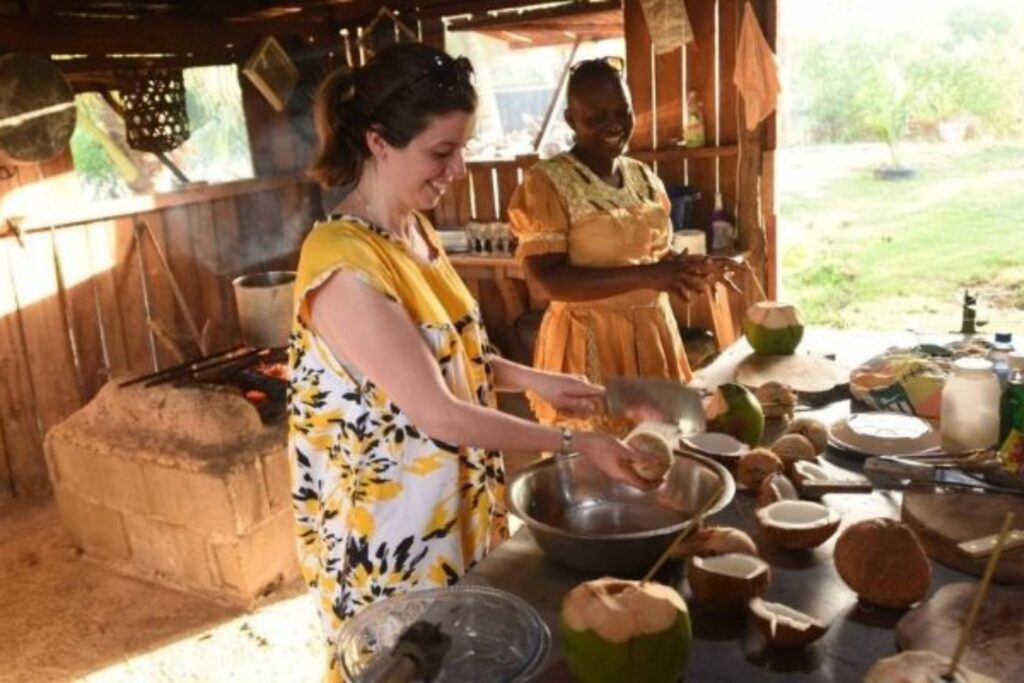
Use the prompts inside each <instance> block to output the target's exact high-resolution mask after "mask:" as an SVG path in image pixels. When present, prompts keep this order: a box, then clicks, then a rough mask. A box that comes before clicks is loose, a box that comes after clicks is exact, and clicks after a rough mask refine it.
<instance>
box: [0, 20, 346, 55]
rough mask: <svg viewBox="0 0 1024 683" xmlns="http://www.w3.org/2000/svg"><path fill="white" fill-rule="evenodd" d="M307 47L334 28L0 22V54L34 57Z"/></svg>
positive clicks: (331, 36) (329, 37)
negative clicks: (269, 41)
mask: <svg viewBox="0 0 1024 683" xmlns="http://www.w3.org/2000/svg"><path fill="white" fill-rule="evenodd" d="M268 35H273V36H275V37H277V38H278V39H279V40H280V39H282V38H288V37H291V36H295V37H298V38H301V39H302V40H304V41H306V42H310V43H317V42H325V43H326V42H329V41H334V42H336V41H337V36H338V27H337V26H335V25H334V24H332V23H328V22H320V21H316V22H314V21H308V22H298V21H294V22H289V21H270V20H262V21H245V22H239V21H217V20H211V19H204V18H186V17H181V16H175V17H170V16H160V17H148V18H136V19H90V18H84V17H63V16H57V17H55V16H40V15H13V16H5V17H4V19H3V21H0V52H34V53H37V54H40V53H41V54H86V55H109V54H211V53H212V54H223V55H225V56H231V57H233V59H230V60H228V61H235V60H237V59H244V58H247V57H248V56H249V54H248V53H249V51H251V50H252V49H253V47H255V45H256V43H257V42H258V41H259V40H261V39H262V38H263V37H264V36H268Z"/></svg>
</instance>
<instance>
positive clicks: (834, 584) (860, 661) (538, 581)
mask: <svg viewBox="0 0 1024 683" xmlns="http://www.w3.org/2000/svg"><path fill="white" fill-rule="evenodd" d="M807 337H808V338H807V341H806V342H805V345H804V347H802V348H813V349H815V350H817V351H819V352H834V353H836V355H837V356H838V357H839V359H840V360H843V361H845V362H847V363H849V364H854V363H859V362H861V361H863V360H866V359H867V357H869V356H871V355H873V354H874V353H877V352H878V351H880V350H882V349H884V348H886V347H887V346H889V345H891V344H893V343H895V344H906V343H911V342H913V341H914V340H912V339H910V338H909V336H902V335H891V334H875V333H851V332H838V333H837V332H831V331H827V330H815V331H809V334H808V335H807ZM747 353H749V347H748V346H747V345H746V343H745V342H743V341H740V342H738V343H737V344H735V345H734V346H733V347H731V348H730V349H729V350H727V352H726V353H725V354H723V355H722V356H721V357H720V358H719V359H718V360H716V361H715V363H714V364H712V365H711V366H709V367H708V368H707V369H706V370H704V371H702V372H701V373H699V377H698V381H699V382H701V383H704V384H707V385H711V384H716V383H718V382H721V381H724V380H725V379H728V378H730V377H731V372H732V371H734V370H735V367H736V364H737V363H738V362H739V360H741V359H742V358H743V357H744V356H745V355H746V354H747ZM850 409H851V406H850V401H849V400H843V401H839V402H837V403H834V404H831V405H829V406H827V407H825V408H823V409H821V410H819V411H814V412H813V413H805V414H810V415H813V416H817V417H819V418H821V419H825V420H829V419H835V418H836V417H839V416H841V415H843V414H846V413H848V412H849V411H850ZM825 461H826V464H825V466H826V468H828V469H831V470H841V469H845V470H851V471H858V470H859V469H860V464H859V462H858V461H855V460H849V459H845V458H844V457H843V456H840V455H839V454H838V453H832V452H830V453H827V454H826V456H825ZM900 501H901V496H900V494H899V493H892V492H875V493H872V494H866V495H865V494H829V495H826V496H825V498H824V502H825V503H826V504H827V505H829V506H830V507H832V508H834V509H835V510H836V511H837V512H839V513H840V515H841V517H842V520H843V521H842V525H843V528H845V527H846V526H848V525H849V524H851V523H852V522H855V521H858V520H861V519H867V518H872V517H891V518H895V519H898V518H899V513H900ZM754 503H755V500H754V496H753V495H751V494H750V493H745V492H737V494H736V498H735V499H734V502H733V503H732V504H730V505H729V506H728V507H727V508H726V509H725V510H723V511H722V512H721V513H719V514H717V515H715V516H714V518H713V519H712V520H711V521H712V522H713V523H714V524H717V525H727V526H735V527H738V528H740V529H743V530H744V531H746V532H747V533H749V534H750V535H751V537H752V538H753V539H754V540H755V542H756V543H757V545H758V550H759V552H760V553H761V555H762V556H763V557H764V559H765V560H766V561H768V562H769V564H770V565H771V568H772V585H771V588H770V590H769V591H768V594H767V595H766V596H765V597H766V599H768V600H771V601H775V602H782V603H785V604H787V605H790V606H792V607H795V608H796V609H799V610H802V611H805V612H808V613H810V614H812V615H814V616H816V617H819V618H822V619H824V620H826V621H828V622H830V623H831V627H830V628H829V631H828V633H826V634H825V636H824V637H823V638H822V639H821V640H819V641H818V642H817V643H815V644H813V645H812V646H810V647H809V648H807V649H805V650H803V651H798V652H793V653H779V652H773V651H771V650H770V649H768V648H767V647H766V646H765V643H764V641H763V639H762V638H761V636H760V635H759V634H758V633H757V632H756V630H754V629H753V628H752V627H751V626H749V625H748V624H747V623H746V621H745V620H744V619H742V618H741V619H738V620H735V619H734V620H729V619H723V618H720V617H716V616H714V615H711V614H708V613H706V612H705V611H703V610H702V609H701V607H700V605H699V604H697V603H695V602H694V601H692V600H688V602H689V606H690V610H691V616H692V619H693V624H694V643H693V648H692V650H691V655H690V660H689V663H688V666H687V673H686V680H688V681H699V682H700V683H711V682H722V683H725V682H733V681H734V682H736V683H749V682H751V681H815V682H829V683H846V682H848V681H849V682H852V681H860V680H861V679H862V678H863V676H864V673H865V672H866V671H867V669H868V668H869V667H870V666H871V665H872V664H873V663H874V662H875V661H877V660H878V659H880V658H882V657H887V656H889V655H892V654H895V653H896V651H897V650H896V642H895V631H894V630H893V629H894V627H895V624H896V622H897V621H898V620H899V618H900V617H901V616H902V615H903V612H902V611H893V610H886V609H882V608H878V607H873V606H870V605H862V604H860V603H859V602H858V600H857V598H856V596H855V595H854V594H853V592H851V591H850V590H849V588H847V587H846V585H845V584H844V583H843V582H842V580H841V579H840V578H839V576H838V574H837V573H836V571H835V568H834V566H833V564H832V549H833V546H834V544H835V539H836V538H837V537H838V533H837V534H835V535H833V537H832V538H831V539H830V540H829V541H828V542H827V543H825V544H824V545H823V546H821V547H819V548H816V549H814V550H813V551H810V552H806V553H799V552H796V553H794V552H787V551H783V550H780V549H778V548H776V547H775V546H773V545H772V544H771V543H770V542H768V541H766V539H764V538H763V537H762V536H761V535H760V534H759V532H758V531H757V528H756V524H755V522H754ZM932 570H933V573H932V588H931V591H932V592H934V591H935V590H936V589H938V588H939V587H940V586H943V585H945V584H948V583H951V582H956V581H973V580H974V579H973V578H972V577H969V576H967V575H965V574H962V573H960V572H957V571H954V570H951V569H948V568H946V567H944V566H942V565H940V564H937V563H934V562H933V563H932ZM590 578H594V577H593V576H589V575H586V574H583V573H580V572H577V571H574V570H571V569H567V568H564V567H562V566H560V565H557V564H555V563H554V562H552V561H550V560H548V559H547V558H546V557H545V556H544V555H543V553H542V552H541V550H540V549H539V548H538V547H537V546H536V544H535V543H534V542H533V539H532V537H531V536H530V534H529V531H528V530H527V529H525V528H523V529H521V530H520V531H518V532H517V533H516V534H515V535H514V536H513V537H512V538H511V539H510V540H509V541H507V542H506V543H505V544H503V545H502V546H501V547H499V548H498V549H497V550H496V551H495V552H493V553H492V554H491V555H489V556H488V557H487V558H485V559H484V561H483V562H481V563H480V565H479V566H478V567H477V568H476V569H474V571H473V572H472V573H471V574H470V575H469V576H467V577H466V579H465V580H466V581H473V582H483V583H487V584H490V585H493V586H496V587H499V588H502V589H504V590H508V591H511V592H512V593H515V594H517V595H519V596H521V597H522V598H524V599H525V600H526V601H528V602H529V603H530V604H532V605H533V606H534V607H535V608H536V609H537V610H538V611H539V612H540V614H541V616H542V617H543V618H544V620H545V622H546V623H547V624H548V626H549V628H550V629H551V633H552V636H553V644H552V649H551V653H550V655H549V656H548V659H547V660H546V662H545V664H544V667H543V669H542V672H541V674H540V675H539V677H538V678H537V680H538V681H541V682H544V683H558V682H563V681H571V680H572V677H571V675H570V674H569V671H568V668H567V667H566V665H565V663H564V661H563V659H562V650H561V641H560V637H559V632H558V609H559V605H560V604H561V600H562V597H563V596H564V595H565V593H566V592H567V591H568V590H569V589H570V588H572V587H573V586H575V585H576V584H578V583H580V582H581V581H585V580H587V579H590ZM662 578H663V580H665V581H666V582H668V583H670V584H672V585H675V586H676V587H678V588H679V589H680V591H681V592H682V593H683V595H684V597H687V598H689V593H688V591H687V590H686V589H685V586H684V583H683V582H682V580H681V577H680V566H679V564H678V563H676V564H675V566H671V565H670V566H669V567H668V568H667V570H666V572H665V574H664V576H663V577H662Z"/></svg>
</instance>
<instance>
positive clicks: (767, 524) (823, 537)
mask: <svg viewBox="0 0 1024 683" xmlns="http://www.w3.org/2000/svg"><path fill="white" fill-rule="evenodd" d="M781 506H787V507H789V508H790V509H795V510H799V511H801V512H802V513H810V512H815V513H818V514H820V517H818V518H817V520H815V521H814V523H811V522H805V523H795V522H789V523H786V522H785V521H783V520H782V515H781V512H782V510H783V507H781ZM812 506H813V507H812ZM755 514H756V515H757V525H758V526H759V527H760V529H761V532H762V533H763V534H764V535H765V536H767V537H768V538H769V540H771V541H772V542H773V543H775V544H777V545H779V546H780V547H782V548H785V549H786V550H808V549H810V548H816V547H818V546H819V545H821V544H822V543H824V542H825V541H827V540H828V539H829V538H830V537H831V536H832V534H834V533H835V532H836V529H838V528H839V515H838V514H837V513H836V511H835V510H832V509H830V508H828V507H827V506H825V505H822V504H821V503H813V502H811V501H806V500H782V501H779V502H777V503H772V504H771V505H766V506H765V507H763V508H761V509H759V510H757V511H756V512H755Z"/></svg>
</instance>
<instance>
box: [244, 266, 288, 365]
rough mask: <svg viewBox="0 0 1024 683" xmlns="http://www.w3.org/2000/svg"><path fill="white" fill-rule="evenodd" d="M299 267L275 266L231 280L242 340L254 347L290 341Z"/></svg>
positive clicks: (275, 345) (279, 344) (277, 346)
mask: <svg viewBox="0 0 1024 683" xmlns="http://www.w3.org/2000/svg"><path fill="white" fill-rule="evenodd" d="M294 283H295V271H291V270H273V271H268V272H265V273H253V274H251V275H242V276H240V277H236V278H235V279H234V280H232V281H231V285H232V287H234V290H235V305H236V307H237V308H238V324H239V326H240V327H241V330H242V341H244V342H245V343H246V345H247V346H251V347H254V348H263V347H271V348H279V347H282V346H287V345H288V333H289V332H290V331H291V324H292V313H293V308H294V302H293V301H292V290H293V288H294Z"/></svg>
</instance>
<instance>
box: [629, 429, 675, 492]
mask: <svg viewBox="0 0 1024 683" xmlns="http://www.w3.org/2000/svg"><path fill="white" fill-rule="evenodd" d="M626 443H627V444H629V446H630V447H632V448H635V449H636V450H638V451H643V452H644V453H649V454H651V455H653V456H655V458H657V460H655V461H654V462H653V463H649V464H648V463H641V462H633V463H632V465H633V470H634V471H635V472H636V473H637V476H639V477H640V478H641V479H646V480H647V481H661V480H662V479H664V478H665V475H666V474H668V471H669V470H670V469H671V468H672V446H671V445H670V444H669V442H668V441H667V440H666V439H665V437H663V436H662V435H661V434H655V433H652V432H645V431H637V430H634V431H633V433H632V434H630V435H629V436H627V437H626Z"/></svg>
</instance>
